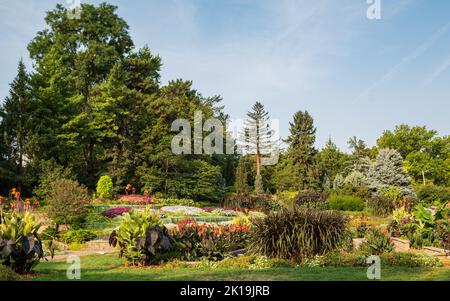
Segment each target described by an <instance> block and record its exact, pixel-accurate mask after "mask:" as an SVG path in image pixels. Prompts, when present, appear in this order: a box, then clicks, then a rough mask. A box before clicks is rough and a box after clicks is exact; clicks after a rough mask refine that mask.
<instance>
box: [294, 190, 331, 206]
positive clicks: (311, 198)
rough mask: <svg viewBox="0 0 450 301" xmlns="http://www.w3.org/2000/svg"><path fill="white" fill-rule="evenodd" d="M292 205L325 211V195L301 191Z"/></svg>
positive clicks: (326, 203)
mask: <svg viewBox="0 0 450 301" xmlns="http://www.w3.org/2000/svg"><path fill="white" fill-rule="evenodd" d="M294 204H295V205H296V206H299V207H302V208H312V209H319V210H327V209H328V202H327V194H325V193H321V192H313V191H303V192H300V193H299V194H298V195H297V197H296V198H295V201H294Z"/></svg>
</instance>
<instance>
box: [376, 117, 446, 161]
mask: <svg viewBox="0 0 450 301" xmlns="http://www.w3.org/2000/svg"><path fill="white" fill-rule="evenodd" d="M436 134H437V132H436V131H435V130H427V128H426V127H425V126H415V127H410V126H408V125H407V124H401V125H399V126H396V127H395V130H394V131H393V132H392V131H385V132H384V133H383V135H382V136H381V137H380V138H378V140H377V145H378V147H379V148H390V149H395V150H397V151H398V152H399V153H400V155H401V156H402V157H403V158H406V157H407V156H408V155H409V154H410V153H412V152H418V151H425V150H426V149H428V148H429V147H430V143H431V141H432V140H433V138H434V137H435V136H436Z"/></svg>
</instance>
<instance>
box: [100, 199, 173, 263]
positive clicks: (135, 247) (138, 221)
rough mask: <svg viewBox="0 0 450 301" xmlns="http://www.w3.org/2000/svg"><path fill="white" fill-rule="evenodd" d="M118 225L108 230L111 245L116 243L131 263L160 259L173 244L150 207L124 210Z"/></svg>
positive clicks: (153, 261)
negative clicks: (110, 230) (109, 231)
mask: <svg viewBox="0 0 450 301" xmlns="http://www.w3.org/2000/svg"><path fill="white" fill-rule="evenodd" d="M121 219H122V220H121V223H120V225H119V227H118V229H116V230H114V231H113V232H112V233H111V236H110V238H109V242H110V245H112V246H113V247H116V246H117V247H119V249H120V256H121V257H124V258H125V259H126V260H127V261H128V263H130V264H132V265H149V264H154V263H159V261H161V260H163V258H164V256H167V255H168V254H169V256H170V251H171V249H172V248H173V242H172V238H171V237H170V236H169V234H168V232H167V229H166V228H165V227H164V225H163V224H162V222H161V220H160V219H159V217H158V216H157V215H156V214H151V212H150V207H147V208H146V209H145V210H144V211H142V212H139V211H134V210H132V211H131V212H127V213H124V214H123V215H122V218H121Z"/></svg>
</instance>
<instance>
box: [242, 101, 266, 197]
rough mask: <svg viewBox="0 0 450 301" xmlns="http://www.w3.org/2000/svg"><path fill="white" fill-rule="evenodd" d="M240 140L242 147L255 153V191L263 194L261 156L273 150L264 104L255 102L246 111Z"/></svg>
mask: <svg viewBox="0 0 450 301" xmlns="http://www.w3.org/2000/svg"><path fill="white" fill-rule="evenodd" d="M241 136H242V137H241V140H243V142H244V149H245V150H246V151H248V152H249V153H250V154H254V155H255V161H256V174H255V193H256V194H263V193H264V187H263V180H262V176H261V156H262V155H264V154H268V153H270V152H271V151H273V143H272V140H271V139H272V136H273V130H272V129H271V128H270V124H269V113H268V112H267V111H266V110H265V109H264V105H263V104H262V103H260V102H258V101H257V102H256V103H255V104H254V105H253V107H252V109H251V110H250V111H249V112H248V113H247V120H246V121H245V124H244V130H243V133H241Z"/></svg>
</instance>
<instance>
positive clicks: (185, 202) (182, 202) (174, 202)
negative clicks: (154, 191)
mask: <svg viewBox="0 0 450 301" xmlns="http://www.w3.org/2000/svg"><path fill="white" fill-rule="evenodd" d="M155 202H156V204H158V205H162V206H190V207H198V206H196V205H197V204H196V203H195V202H194V201H193V200H191V199H175V198H167V199H161V198H158V199H156V200H155Z"/></svg>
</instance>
